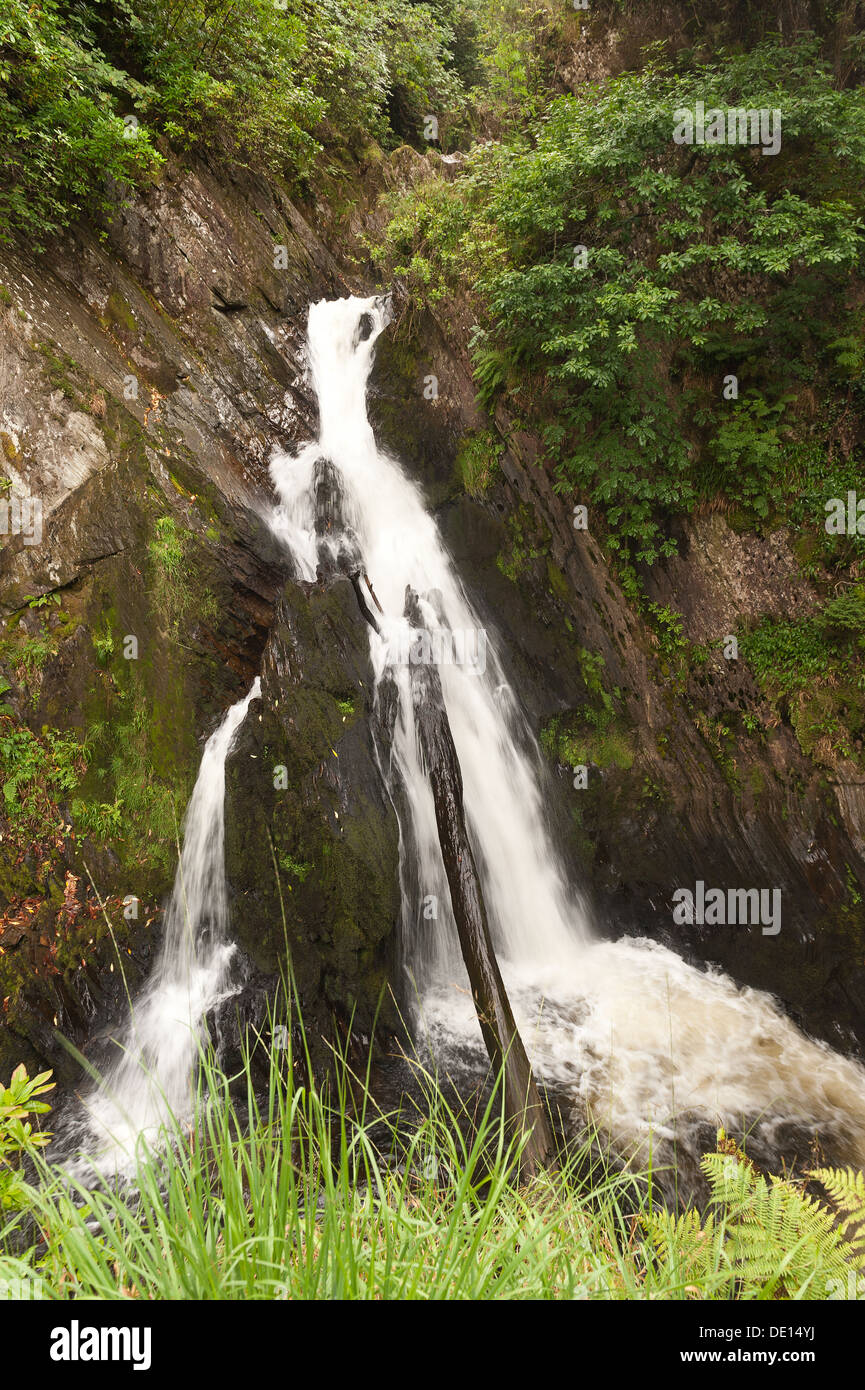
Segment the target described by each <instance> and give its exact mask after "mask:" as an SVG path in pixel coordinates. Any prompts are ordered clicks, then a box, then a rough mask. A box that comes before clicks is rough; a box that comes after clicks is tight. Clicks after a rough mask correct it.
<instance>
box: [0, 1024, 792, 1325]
mask: <svg viewBox="0 0 865 1390" xmlns="http://www.w3.org/2000/svg"><path fill="white" fill-rule="evenodd" d="M287 1037H288V1040H289V1045H288V1047H287V1048H285V1049H274V1048H267V1049H266V1056H264V1057H262V1049H263V1047H264V1045H263V1044H262V1042H261V1041H260V1040H257V1041H256V1042H255V1043H254V1044H253V1045H252V1046H251V1047H249V1048H247V1050H246V1052H245V1055H244V1059H243V1065H242V1067H241V1068H240V1069H239V1071H238V1073H237V1075H235V1076H234V1077H229V1076H227V1075H226V1074H225V1072H224V1071H222V1070H221V1069H220V1068H219V1066H218V1065H217V1064H216V1062H215V1061H214V1058H213V1057H212V1056H211V1055H206V1054H205V1055H203V1056H202V1061H201V1068H200V1073H199V1079H198V1084H197V1092H196V1097H195V1104H194V1107H193V1112H192V1115H191V1118H190V1119H188V1120H180V1119H179V1118H178V1119H175V1120H172V1122H171V1123H170V1124H169V1126H168V1129H167V1132H166V1133H165V1134H164V1135H162V1136H161V1139H160V1142H159V1143H151V1144H149V1145H148V1144H146V1143H145V1142H144V1141H141V1142H140V1145H139V1149H138V1152H137V1154H136V1156H135V1159H134V1162H133V1164H132V1168H131V1170H130V1171H129V1173H128V1176H127V1178H126V1179H125V1180H123V1181H119V1180H117V1179H114V1180H112V1181H111V1182H106V1181H97V1180H96V1179H95V1178H94V1179H93V1180H90V1179H86V1178H82V1177H80V1176H79V1177H71V1176H70V1175H69V1172H68V1171H64V1169H63V1168H62V1167H61V1166H59V1165H58V1164H57V1163H56V1162H52V1160H51V1150H50V1147H49V1148H48V1149H46V1150H44V1151H43V1152H41V1153H40V1152H34V1153H33V1154H32V1156H31V1157H32V1173H31V1179H30V1182H29V1185H28V1189H27V1207H26V1210H24V1211H22V1212H19V1213H16V1214H14V1215H11V1216H7V1218H6V1221H5V1226H3V1227H2V1229H0V1280H4V1279H5V1280H12V1279H19V1280H20V1279H21V1278H22V1275H23V1274H24V1273H29V1274H30V1275H34V1276H35V1275H38V1276H39V1277H40V1278H41V1280H42V1290H43V1294H44V1296H45V1297H49V1298H73V1297H74V1298H98V1299H117V1298H137V1299H222V1300H232V1299H244V1300H248V1299H268V1300H278V1299H367V1298H372V1299H400V1300H406V1299H449V1300H454V1299H499V1298H502V1299H526V1298H533V1299H535V1298H536V1299H547V1298H565V1299H685V1298H694V1297H700V1298H713V1299H725V1298H737V1297H758V1298H759V1297H761V1296H766V1294H767V1293H769V1285H768V1283H767V1284H766V1285H761V1284H760V1283H759V1282H757V1283H751V1284H750V1285H749V1284H747V1282H744V1283H743V1281H742V1278H741V1269H739V1270H737V1269H736V1267H735V1263H734V1262H733V1261H731V1260H730V1259H728V1258H727V1256H726V1254H725V1246H724V1243H723V1241H718V1240H717V1239H716V1240H715V1241H714V1242H713V1248H714V1249H715V1252H716V1253H715V1255H714V1256H712V1257H711V1258H710V1259H709V1260H708V1261H706V1260H705V1259H704V1260H702V1262H701V1269H700V1274H699V1281H698V1283H697V1284H695V1282H694V1274H693V1270H692V1269H690V1270H689V1264H690V1263H691V1262H690V1261H689V1259H686V1258H685V1257H684V1256H683V1253H682V1250H683V1249H684V1248H685V1242H682V1244H681V1248H680V1245H679V1243H678V1242H677V1240H676V1239H671V1240H669V1241H664V1242H662V1243H661V1246H660V1247H658V1245H657V1243H655V1242H652V1241H650V1240H649V1239H648V1236H647V1235H646V1233H645V1226H646V1221H647V1219H648V1215H649V1213H650V1212H651V1211H653V1210H656V1209H657V1207H658V1205H659V1203H658V1195H657V1189H656V1188H655V1189H654V1190H653V1182H652V1174H651V1172H644V1173H640V1174H637V1173H633V1172H630V1171H628V1170H626V1169H617V1168H616V1167H615V1166H614V1165H613V1164H611V1163H610V1162H609V1160H608V1159H607V1158H606V1157H605V1156H604V1155H603V1153H602V1152H601V1150H600V1149H599V1147H598V1145H597V1144H592V1143H585V1144H582V1145H580V1146H579V1147H578V1148H577V1149H576V1150H575V1151H572V1152H566V1153H564V1154H563V1155H561V1157H560V1159H559V1161H558V1163H557V1165H556V1166H555V1167H554V1168H551V1169H550V1171H548V1172H546V1173H543V1174H541V1175H540V1176H539V1177H537V1178H535V1179H533V1180H532V1181H531V1182H530V1183H527V1184H523V1183H521V1182H520V1179H519V1176H518V1174H519V1154H520V1149H521V1147H522V1144H523V1143H524V1142H525V1138H524V1137H523V1138H522V1139H516V1140H515V1139H509V1138H508V1131H507V1129H506V1128H505V1125H504V1122H503V1120H502V1118H501V1115H500V1110H499V1107H498V1104H497V1097H498V1088H494V1089H493V1093H492V1095H491V1096H490V1097H489V1099H488V1100H487V1102H486V1103H485V1105H484V1107H483V1108H482V1109H481V1111H480V1113H478V1114H474V1115H472V1116H471V1122H470V1123H469V1116H468V1113H467V1112H466V1111H465V1110H463V1109H461V1106H460V1103H459V1102H452V1101H451V1100H450V1099H449V1098H448V1094H449V1093H448V1092H446V1090H445V1088H444V1087H443V1086H442V1085H440V1084H439V1082H438V1080H437V1078H436V1077H435V1076H434V1075H433V1074H432V1073H431V1072H429V1071H427V1070H425V1069H424V1068H423V1067H421V1066H420V1065H419V1064H415V1071H416V1082H417V1089H418V1094H419V1095H420V1097H421V1099H420V1101H419V1102H418V1101H407V1100H404V1101H403V1102H402V1103H401V1104H400V1106H399V1107H397V1108H395V1109H393V1110H391V1111H388V1112H385V1111H383V1110H382V1109H381V1108H380V1107H379V1105H378V1104H377V1102H376V1101H375V1099H374V1097H373V1094H372V1090H371V1087H370V1084H369V1076H368V1075H366V1076H357V1075H355V1074H354V1073H353V1072H352V1070H351V1067H350V1066H349V1064H348V1061H347V1060H346V1058H345V1057H337V1058H336V1059H335V1065H334V1067H333V1069H332V1074H331V1076H330V1078H329V1080H328V1081H327V1082H324V1083H323V1084H322V1085H320V1086H316V1085H315V1084H310V1083H309V1082H308V1081H307V1080H306V1077H307V1076H308V1074H309V1073H308V1070H307V1066H306V1063H307V1061H308V1058H306V1057H304V1056H303V1055H297V1044H296V1041H295V1039H296V1037H297V1034H296V1033H295V1038H294V1039H293V1038H292V1035H291V1034H290V1033H287ZM300 1050H301V1054H302V1053H303V1045H302V1044H301V1049H300ZM262 1061H264V1062H265V1063H266V1079H265V1081H264V1082H263V1083H261V1084H259V1083H258V1082H256V1080H255V1078H256V1076H260V1075H261V1071H262V1066H261V1063H262ZM79 1172H80V1170H79ZM720 1220H721V1222H723V1220H724V1215H723V1213H722V1214H721V1217H720ZM717 1221H718V1217H717V1216H716V1222H717ZM770 1296H771V1294H770Z"/></svg>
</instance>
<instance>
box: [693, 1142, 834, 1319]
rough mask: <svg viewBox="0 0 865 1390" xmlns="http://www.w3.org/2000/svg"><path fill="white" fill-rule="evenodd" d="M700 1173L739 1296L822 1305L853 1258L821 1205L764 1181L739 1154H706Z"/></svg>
mask: <svg viewBox="0 0 865 1390" xmlns="http://www.w3.org/2000/svg"><path fill="white" fill-rule="evenodd" d="M701 1166H702V1169H703V1172H704V1173H705V1175H706V1177H707V1178H708V1180H709V1185H710V1188H711V1193H712V1202H713V1203H714V1204H715V1205H716V1206H717V1207H719V1208H720V1209H721V1211H722V1212H723V1220H724V1225H725V1231H726V1251H727V1254H728V1255H729V1257H730V1259H731V1261H732V1263H733V1266H734V1268H735V1269H736V1272H737V1276H738V1278H739V1279H740V1280H741V1281H742V1283H743V1285H744V1286H745V1288H744V1289H743V1292H745V1291H746V1290H750V1291H752V1292H759V1293H760V1294H762V1296H764V1297H772V1296H773V1295H774V1296H776V1297H781V1298H818V1299H823V1298H826V1297H827V1290H829V1289H830V1288H833V1287H836V1281H840V1282H842V1283H843V1282H844V1281H845V1280H846V1277H847V1274H848V1271H849V1270H850V1269H851V1267H852V1264H853V1261H854V1258H855V1254H856V1252H855V1249H854V1246H853V1245H851V1243H850V1242H849V1241H848V1240H847V1239H846V1238H845V1233H844V1231H843V1230H842V1229H841V1227H840V1226H839V1224H838V1221H837V1219H836V1216H835V1214H834V1213H833V1212H832V1211H830V1210H829V1209H828V1208H827V1207H826V1206H824V1205H823V1204H822V1203H820V1202H819V1201H817V1200H816V1199H815V1198H813V1197H810V1196H808V1195H807V1194H806V1193H804V1192H803V1191H802V1190H801V1188H800V1187H798V1186H796V1185H795V1184H794V1183H792V1182H789V1181H788V1180H786V1179H784V1178H778V1177H774V1176H772V1177H770V1178H769V1179H768V1180H767V1179H766V1178H765V1177H764V1176H763V1175H762V1173H759V1172H758V1171H757V1170H756V1169H755V1168H754V1166H753V1165H752V1164H750V1163H748V1161H747V1160H746V1159H744V1157H743V1156H742V1155H741V1154H737V1155H731V1154H729V1153H716V1154H706V1156H705V1157H704V1158H703V1160H702V1165H701Z"/></svg>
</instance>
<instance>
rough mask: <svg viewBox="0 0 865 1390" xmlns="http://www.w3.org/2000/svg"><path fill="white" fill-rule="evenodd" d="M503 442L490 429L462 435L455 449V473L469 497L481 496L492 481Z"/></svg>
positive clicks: (502, 450) (502, 451)
mask: <svg viewBox="0 0 865 1390" xmlns="http://www.w3.org/2000/svg"><path fill="white" fill-rule="evenodd" d="M504 447H505V446H504V444H502V442H501V441H500V440H499V439H498V438H497V437H496V435H494V434H493V432H492V430H478V431H476V432H475V433H473V434H466V435H463V438H462V439H461V440H460V445H459V448H458V450H457V457H456V468H457V475H458V477H459V479H460V481H461V483H462V485H463V487H464V488H465V490H466V492H467V493H468V494H469V496H470V497H482V496H483V494H484V493H485V492H486V490H487V488H488V487H489V486H490V484H491V483H492V482H493V479H494V478H495V475H496V471H497V468H498V464H499V459H500V458H501V456H502V454H503V453H504Z"/></svg>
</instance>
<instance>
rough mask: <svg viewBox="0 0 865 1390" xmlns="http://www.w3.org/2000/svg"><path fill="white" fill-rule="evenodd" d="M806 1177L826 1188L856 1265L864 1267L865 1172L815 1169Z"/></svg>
mask: <svg viewBox="0 0 865 1390" xmlns="http://www.w3.org/2000/svg"><path fill="white" fill-rule="evenodd" d="M808 1176H809V1177H811V1178H814V1179H815V1180H816V1181H817V1182H819V1183H822V1185H823V1187H824V1188H825V1189H826V1192H827V1193H828V1195H829V1200H830V1201H831V1202H832V1203H833V1204H834V1206H835V1208H836V1210H837V1212H838V1214H839V1216H840V1217H841V1221H840V1229H841V1231H842V1232H843V1234H844V1237H845V1239H847V1240H849V1241H850V1242H851V1244H852V1247H853V1250H854V1252H855V1253H854V1264H855V1267H856V1269H858V1270H865V1173H857V1172H856V1171H855V1169H853V1168H815V1169H814V1171H813V1172H811V1173H809V1175H808Z"/></svg>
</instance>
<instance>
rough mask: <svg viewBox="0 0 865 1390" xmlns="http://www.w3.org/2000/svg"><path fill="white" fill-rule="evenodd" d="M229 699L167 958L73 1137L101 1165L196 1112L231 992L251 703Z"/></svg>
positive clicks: (192, 830)
mask: <svg viewBox="0 0 865 1390" xmlns="http://www.w3.org/2000/svg"><path fill="white" fill-rule="evenodd" d="M260 693H261V682H260V681H259V679H258V678H257V677H256V679H255V681H254V683H253V685H252V688H251V689H250V691H249V693H248V694H247V695H246V696H245V697H244V698H243V699H242V700H239V701H238V703H237V704H236V705H232V707H231V709H230V710H229V711H228V713H227V714H226V716H225V718H224V719H223V721H222V723H221V724H220V725H219V727H218V729H216V731H215V732H214V733H213V734H211V736H210V738H209V739H208V741H207V744H206V745H205V749H204V754H203V756H202V759H201V766H200V768H199V772H198V778H197V780H196V783H195V788H194V790H193V793H192V797H191V798H190V801H189V806H188V807H187V811H186V819H185V824H184V837H183V850H182V852H181V856H180V863H179V865H178V869H177V875H176V877H175V880H174V888H173V891H172V894H171V898H170V901H169V904H168V907H167V909H166V913H165V925H164V936H163V942H162V949H161V954H160V957H159V960H158V963H157V965H156V967H155V969H154V971H153V974H152V976H151V978H150V980H149V981H148V983H147V986H146V988H145V990H144V992H143V993H142V995H141V996H140V997H139V998H138V999H137V1000H136V1001H135V1002H134V1004H133V1007H132V1010H131V1015H130V1021H129V1024H128V1027H127V1030H126V1033H125V1035H124V1036H123V1038H122V1040H121V1042H120V1046H121V1049H122V1051H121V1055H120V1056H119V1057H118V1059H117V1061H116V1062H115V1063H114V1065H113V1066H112V1067H111V1068H110V1069H109V1070H108V1071H107V1072H106V1074H105V1076H104V1077H103V1078H102V1080H101V1082H100V1084H99V1085H98V1087H96V1088H95V1089H94V1090H93V1091H92V1092H91V1093H90V1094H89V1095H87V1096H85V1097H84V1102H83V1104H84V1108H85V1114H86V1119H85V1121H84V1123H83V1125H82V1126H80V1127H79V1133H78V1135H77V1139H78V1143H79V1144H80V1146H81V1148H82V1149H83V1150H84V1152H85V1153H87V1154H88V1155H89V1156H90V1159H91V1161H92V1162H93V1163H95V1164H96V1165H97V1166H99V1167H102V1168H109V1167H115V1168H117V1169H121V1170H122V1169H124V1168H126V1167H129V1166H131V1164H132V1161H133V1160H134V1157H135V1150H136V1144H137V1142H138V1140H139V1138H141V1137H144V1138H146V1139H148V1140H150V1141H154V1140H156V1139H157V1138H158V1136H159V1132H160V1130H161V1129H163V1127H164V1126H165V1125H166V1124H167V1123H168V1121H169V1118H173V1119H174V1120H179V1121H182V1120H183V1119H184V1118H186V1117H187V1116H188V1115H189V1114H190V1113H191V1109H192V1099H193V1080H194V1076H195V1070H196V1062H197V1058H198V1052H199V1046H200V1043H201V1039H202V1032H203V1028H204V1021H205V1018H206V1016H207V1014H208V1013H209V1012H210V1011H211V1010H212V1009H213V1008H215V1007H216V1005H217V1004H218V1003H220V1001H221V1000H222V999H223V998H225V997H226V996H227V995H228V994H230V993H231V992H232V991H231V987H230V984H229V967H230V963H231V958H232V955H233V954H234V947H233V946H232V945H231V943H230V941H229V940H228V897H227V892H226V883H225V853H224V844H225V760H226V758H227V757H228V754H229V752H230V750H231V746H232V743H233V741H234V737H235V734H236V733H237V731H238V729H239V728H240V726H241V724H242V723H243V721H244V719H245V718H246V713H247V710H248V709H249V705H250V703H251V701H252V700H255V699H257V698H258V696H259V695H260Z"/></svg>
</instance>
